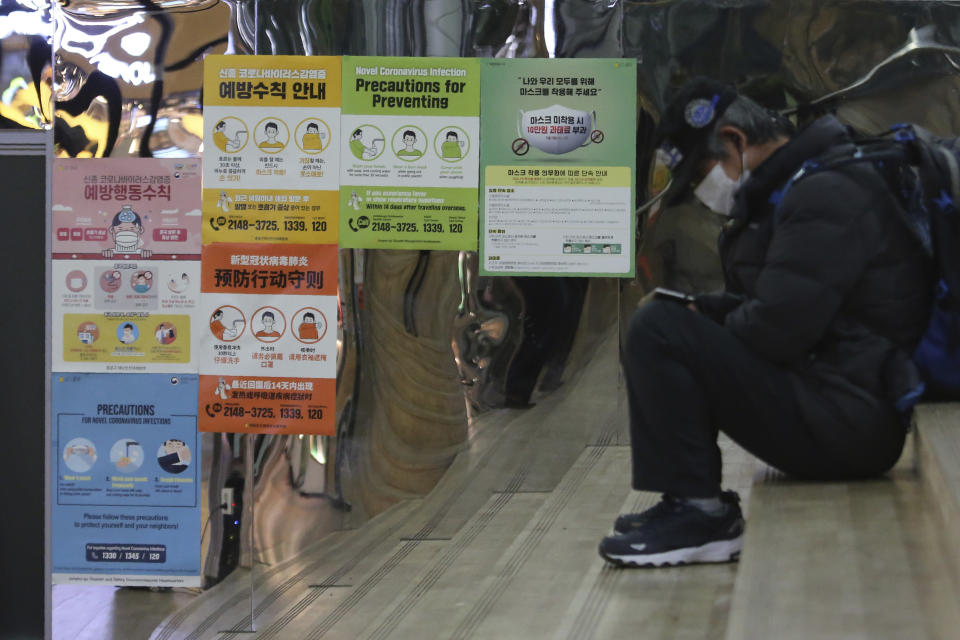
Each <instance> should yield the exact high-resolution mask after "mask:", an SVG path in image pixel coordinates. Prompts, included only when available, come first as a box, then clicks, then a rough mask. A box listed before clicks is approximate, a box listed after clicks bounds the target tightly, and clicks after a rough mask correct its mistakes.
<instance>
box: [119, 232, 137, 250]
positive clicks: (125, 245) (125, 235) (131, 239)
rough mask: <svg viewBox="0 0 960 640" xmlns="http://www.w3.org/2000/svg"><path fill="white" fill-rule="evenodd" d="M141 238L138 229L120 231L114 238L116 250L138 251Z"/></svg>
mask: <svg viewBox="0 0 960 640" xmlns="http://www.w3.org/2000/svg"><path fill="white" fill-rule="evenodd" d="M139 240H140V236H139V235H138V234H137V232H136V231H118V232H117V234H116V236H115V238H114V242H116V250H119V251H136V250H137V244H138V241H139Z"/></svg>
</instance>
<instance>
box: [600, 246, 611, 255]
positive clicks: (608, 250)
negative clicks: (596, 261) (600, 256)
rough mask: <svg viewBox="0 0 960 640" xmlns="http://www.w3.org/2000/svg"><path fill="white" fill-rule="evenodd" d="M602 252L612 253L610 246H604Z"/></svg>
mask: <svg viewBox="0 0 960 640" xmlns="http://www.w3.org/2000/svg"><path fill="white" fill-rule="evenodd" d="M601 251H602V252H603V253H610V245H608V244H605V245H603V249H601Z"/></svg>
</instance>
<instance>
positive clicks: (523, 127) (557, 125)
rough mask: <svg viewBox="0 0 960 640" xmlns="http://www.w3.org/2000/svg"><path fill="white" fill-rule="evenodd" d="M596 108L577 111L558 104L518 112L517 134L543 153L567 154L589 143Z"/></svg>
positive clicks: (595, 119)
mask: <svg viewBox="0 0 960 640" xmlns="http://www.w3.org/2000/svg"><path fill="white" fill-rule="evenodd" d="M596 124H597V112H596V111H592V112H591V111H579V110H577V109H570V108H567V107H564V106H562V105H559V104H555V105H553V106H552V107H547V108H546V109H536V110H533V111H522V110H521V111H519V112H518V114H517V135H519V136H520V137H521V138H524V139H526V140H527V141H528V142H529V143H530V144H531V145H533V146H534V147H536V148H537V149H540V150H541V151H544V152H546V153H553V154H562V153H569V152H570V151H573V150H574V149H576V148H578V147H584V146H586V145H588V144H590V132H591V131H593V129H594V128H595V127H596Z"/></svg>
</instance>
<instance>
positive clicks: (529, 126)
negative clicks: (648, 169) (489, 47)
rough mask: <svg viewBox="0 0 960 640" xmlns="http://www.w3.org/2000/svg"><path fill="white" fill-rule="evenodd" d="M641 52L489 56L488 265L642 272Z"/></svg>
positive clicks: (487, 268)
mask: <svg viewBox="0 0 960 640" xmlns="http://www.w3.org/2000/svg"><path fill="white" fill-rule="evenodd" d="M636 87H637V82H636V61H635V60H618V59H604V60H586V59H562V60H557V59H532V58H528V59H513V60H489V59H488V60H484V62H483V81H482V109H481V114H482V122H481V128H482V130H483V139H482V142H481V145H480V162H481V171H480V193H481V194H482V198H483V202H482V206H481V221H480V273H481V274H483V275H543V276H546V275H589V276H620V277H632V276H633V274H634V255H635V252H634V237H635V224H636V221H635V216H634V183H635V173H636V151H635V144H636V105H637V89H636Z"/></svg>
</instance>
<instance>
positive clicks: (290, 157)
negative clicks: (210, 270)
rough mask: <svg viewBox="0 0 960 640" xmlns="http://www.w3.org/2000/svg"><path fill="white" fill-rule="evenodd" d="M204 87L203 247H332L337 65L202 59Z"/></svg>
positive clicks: (318, 60) (307, 60)
mask: <svg viewBox="0 0 960 640" xmlns="http://www.w3.org/2000/svg"><path fill="white" fill-rule="evenodd" d="M204 87H205V88H206V89H205V91H204V113H203V116H204V118H203V121H204V139H203V145H204V158H205V162H204V173H203V213H204V223H203V238H204V243H213V242H274V243H276V242H284V243H297V242H323V243H336V241H337V219H338V216H337V200H338V195H339V194H338V188H339V174H340V170H339V157H340V156H339V148H340V58H337V57H326V56H207V58H206V59H205V60H204Z"/></svg>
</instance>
